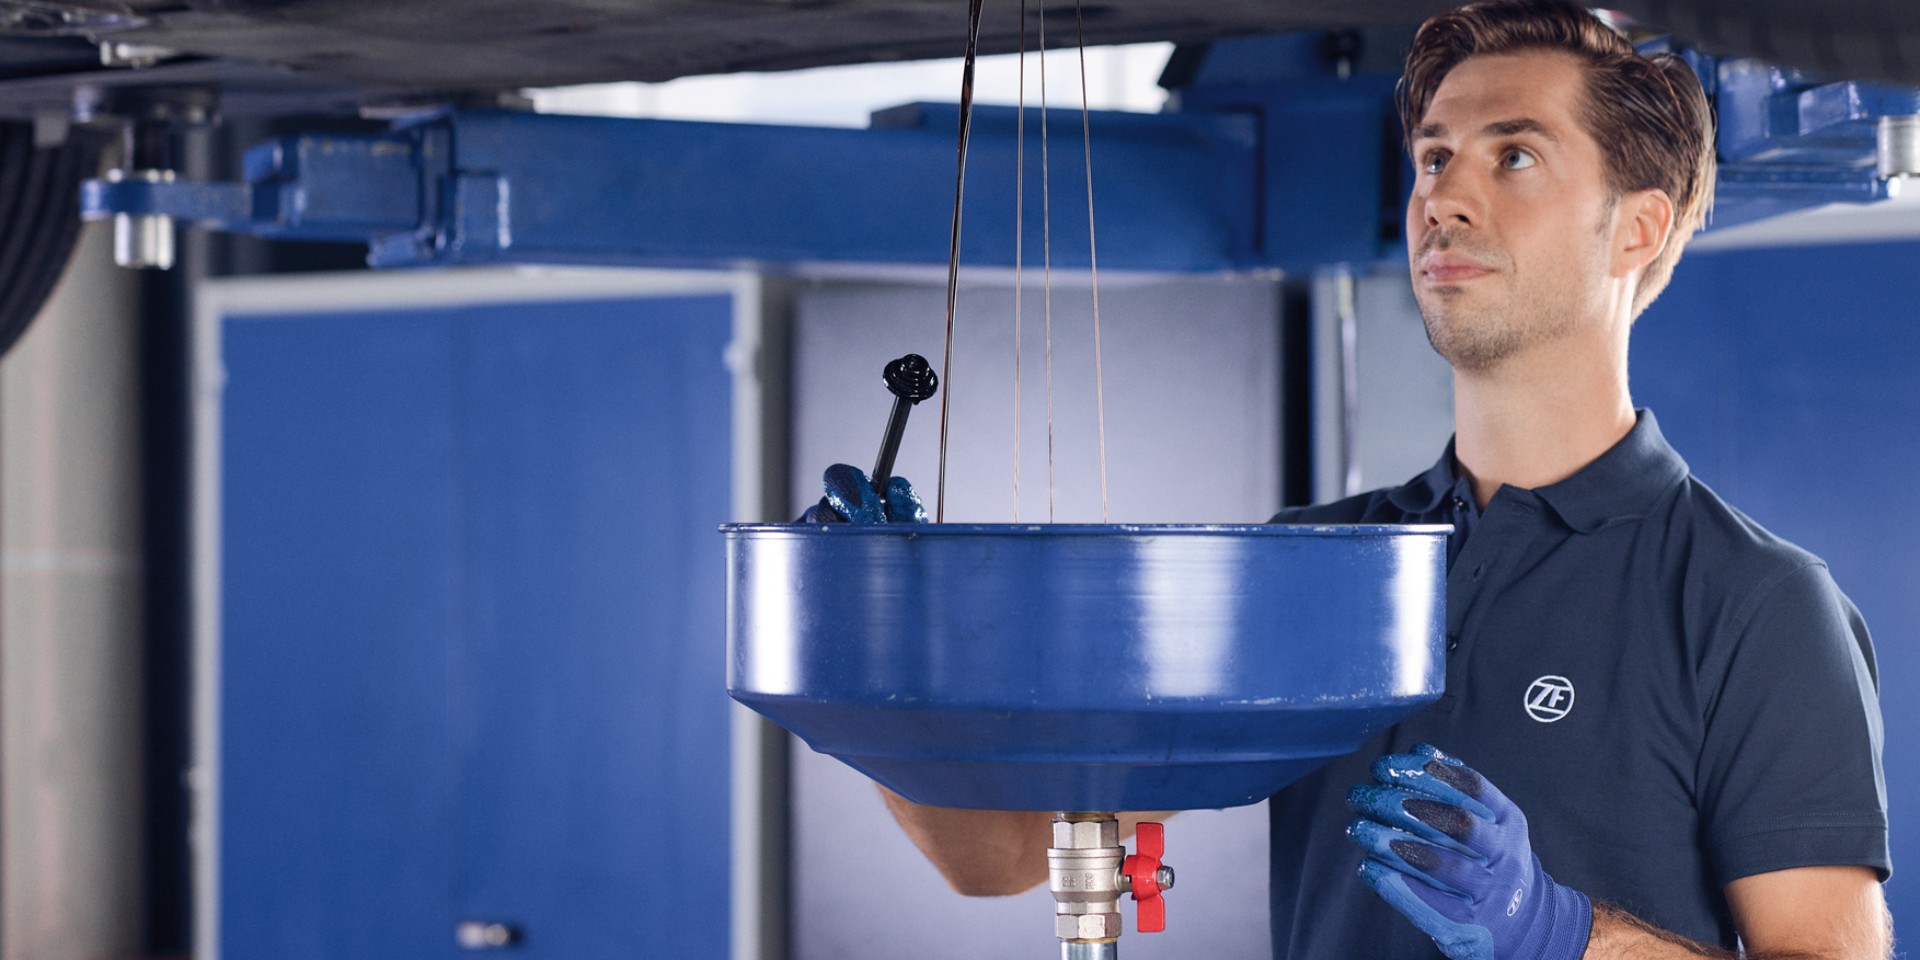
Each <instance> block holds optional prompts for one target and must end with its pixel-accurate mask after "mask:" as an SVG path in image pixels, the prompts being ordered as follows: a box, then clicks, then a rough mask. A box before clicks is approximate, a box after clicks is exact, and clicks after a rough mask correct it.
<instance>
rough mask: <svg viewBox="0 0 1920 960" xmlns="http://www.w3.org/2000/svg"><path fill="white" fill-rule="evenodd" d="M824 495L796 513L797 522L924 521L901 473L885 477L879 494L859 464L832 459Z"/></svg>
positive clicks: (924, 511)
mask: <svg viewBox="0 0 1920 960" xmlns="http://www.w3.org/2000/svg"><path fill="white" fill-rule="evenodd" d="M824 479H825V481H826V486H827V495H826V496H825V497H822V498H821V500H820V502H819V503H816V504H814V505H813V506H811V507H808V508H807V512H806V513H803V514H801V515H800V522H801V523H926V522H927V508H926V507H924V506H921V505H920V497H919V495H918V494H916V493H914V492H913V484H911V483H908V482H907V478H905V477H888V478H887V495H886V496H885V497H884V498H883V497H881V496H880V495H879V494H878V493H876V492H875V491H874V489H873V484H872V483H870V482H868V481H867V475H866V474H865V473H862V472H861V471H860V468H859V467H850V466H847V465H846V464H844V463H836V464H834V465H833V466H831V467H828V468H827V472H826V475H825V477H824Z"/></svg>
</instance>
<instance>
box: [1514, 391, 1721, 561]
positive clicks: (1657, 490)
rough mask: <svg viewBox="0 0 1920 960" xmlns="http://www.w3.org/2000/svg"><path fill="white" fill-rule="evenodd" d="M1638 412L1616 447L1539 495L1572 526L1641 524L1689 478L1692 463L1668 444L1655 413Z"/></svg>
mask: <svg viewBox="0 0 1920 960" xmlns="http://www.w3.org/2000/svg"><path fill="white" fill-rule="evenodd" d="M1635 412H1636V413H1637V414H1638V415H1639V419H1638V422H1636V423H1635V424H1634V425H1633V429H1632V430H1629V431H1627V435H1626V436H1625V437H1622V438H1620V442H1619V443H1616V444H1614V445H1613V449H1611V450H1608V451H1607V452H1606V453H1603V454H1601V455H1600V458H1599V459H1598V460H1595V461H1593V462H1592V463H1589V464H1587V465H1586V466H1585V467H1582V468H1581V469H1580V471H1579V472H1577V473H1575V474H1574V475H1573V476H1571V477H1568V478H1566V479H1565V480H1562V481H1560V482H1559V483H1556V484H1552V485H1549V486H1545V487H1541V488H1539V489H1537V490H1535V491H1534V493H1535V494H1536V495H1537V496H1539V497H1540V499H1542V500H1545V501H1546V502H1547V505H1548V506H1550V507H1552V508H1553V511H1554V512H1555V513H1558V514H1559V515H1560V519H1562V520H1564V521H1566V523H1567V526H1570V527H1572V528H1573V529H1575V530H1578V531H1579V532H1581V533H1592V532H1593V531H1595V530H1598V529H1600V528H1601V527H1604V526H1606V525H1608V524H1610V523H1616V522H1620V521H1624V520H1637V519H1639V518H1641V517H1644V516H1646V515H1647V514H1648V513H1649V512H1650V511H1652V510H1653V508H1654V506H1655V505H1657V504H1658V503H1659V502H1660V499H1661V498H1662V497H1663V496H1664V495H1665V494H1666V493H1667V491H1669V490H1672V489H1673V488H1674V486H1676V485H1677V484H1679V483H1680V481H1682V480H1685V479H1686V478H1687V462H1686V461H1685V460H1682V459H1680V454H1679V453H1678V452H1676V451H1675V450H1674V449H1673V447H1672V446H1670V445H1668V443H1667V438H1666V437H1665V436H1663V435H1662V434H1661V433H1660V423H1659V421H1657V420H1655V419H1654V416H1653V411H1652V410H1646V409H1642V410H1638V411H1635Z"/></svg>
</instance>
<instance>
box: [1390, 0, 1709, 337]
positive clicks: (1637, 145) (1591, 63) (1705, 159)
mask: <svg viewBox="0 0 1920 960" xmlns="http://www.w3.org/2000/svg"><path fill="white" fill-rule="evenodd" d="M1535 50H1547V51H1559V52H1562V53H1568V54H1572V55H1573V56H1575V57H1577V58H1578V59H1579V61H1580V63H1581V65H1582V67H1583V72H1584V73H1585V75H1586V79H1587V85H1586V91H1585V96H1584V97H1583V109H1582V118H1583V120H1584V121H1585V123H1586V127H1587V133H1589V134H1591V135H1592V136H1593V139H1594V140H1595V141H1596V142H1598V143H1599V144H1600V154H1601V158H1602V159H1603V161H1604V162H1605V165H1606V171H1607V186H1608V188H1609V190H1611V191H1612V196H1613V197H1614V198H1615V199H1618V198H1619V197H1620V196H1622V195H1624V194H1627V193H1631V192H1633V191H1636V190H1648V189H1657V190H1663V191H1665V192H1666V194H1667V197H1668V198H1669V199H1671V200H1672V201H1673V206H1674V218H1673V230H1672V233H1671V234H1670V235H1669V236H1668V238H1667V245H1666V247H1665V248H1664V249H1662V250H1661V251H1660V254H1659V255H1658V256H1656V257H1655V258H1654V260H1653V262H1652V263H1649V264H1648V265H1647V269H1646V271H1645V272H1644V273H1643V274H1641V277H1640V285H1639V287H1638V288H1636V289H1635V290H1634V294H1633V313H1634V316H1636V317H1637V316H1639V315H1640V311H1642V310H1645V309H1646V308H1647V304H1650V303H1652V302H1653V298H1654V297H1656V296H1659V295H1660V291H1661V290H1662V289H1665V287H1666V285H1667V280H1668V278H1670V277H1671V276H1672V275H1673V265H1674V263H1675V262H1677V261H1678V260H1679V259H1680V251H1681V250H1682V249H1683V248H1684V247H1685V246H1686V243H1687V240H1688V239H1689V238H1690V237H1692V236H1693V233H1694V231H1695V230H1697V229H1699V227H1700V226H1701V224H1702V223H1704V222H1705V220H1706V213H1707V210H1708V208H1710V207H1711V206H1712V205H1713V177H1714V154H1713V149H1714V144H1713V114H1712V112H1711V110H1710V109H1709V108H1708V106H1707V98H1706V94H1705V93H1704V92H1703V91H1702V90H1701V89H1700V80H1699V78H1698V77H1697V76H1696V75H1695V74H1694V72H1693V68H1692V67H1690V66H1688V65H1687V62H1686V61H1685V60H1682V59H1681V58H1679V57H1677V56H1674V55H1673V54H1669V53H1661V54H1655V55H1654V56H1652V57H1644V56H1641V55H1640V54H1639V52H1638V51H1636V50H1634V48H1633V44H1632V43H1630V42H1628V40H1627V38H1626V37H1624V36H1622V35H1621V34H1620V33H1619V32H1617V31H1615V30H1614V29H1613V28H1612V27H1610V26H1608V25H1607V24H1606V23H1603V22H1602V21H1601V20H1600V19H1599V18H1598V17H1595V16H1594V15H1593V14H1591V13H1588V12H1587V11H1586V10H1584V9H1582V8H1581V7H1578V6H1576V5H1574V4H1571V3H1565V2H1558V0H1493V2H1486V3H1473V4H1468V5H1467V6H1464V7H1461V8H1460V9H1458V10H1454V11H1451V12H1449V13H1443V14H1440V15H1438V16H1436V17H1434V18H1433V19H1431V20H1428V21H1427V22H1426V23H1425V24H1423V25H1421V27H1420V32H1419V33H1418V34H1416V35H1415V36H1414V38H1413V48H1412V49H1411V50H1409V51H1408V52H1407V72H1406V73H1405V74H1404V75H1402V76H1401V78H1400V88H1399V94H1398V95H1399V102H1400V123H1401V126H1402V128H1403V130H1404V131H1405V134H1406V136H1407V138H1408V147H1409V148H1411V147H1412V142H1411V141H1412V136H1413V130H1414V128H1415V127H1417V126H1419V124H1420V121H1421V118H1422V117H1424V116H1425V115H1426V112H1427V107H1428V106H1430V105H1431V104H1432V103H1433V95H1434V92H1435V91H1437V90H1439V89H1440V82H1441V81H1442V80H1445V79H1446V77H1447V74H1448V73H1450V72H1452V70H1453V68H1454V67H1457V66H1459V65H1460V64H1461V62H1463V61H1465V60H1466V59H1467V58H1468V57H1473V56H1487V55H1493V54H1502V53H1522V52H1528V51H1535Z"/></svg>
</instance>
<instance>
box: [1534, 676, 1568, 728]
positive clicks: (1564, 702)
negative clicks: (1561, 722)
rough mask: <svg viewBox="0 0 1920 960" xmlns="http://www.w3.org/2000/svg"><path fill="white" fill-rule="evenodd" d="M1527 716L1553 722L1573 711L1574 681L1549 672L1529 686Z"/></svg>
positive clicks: (1544, 721)
mask: <svg viewBox="0 0 1920 960" xmlns="http://www.w3.org/2000/svg"><path fill="white" fill-rule="evenodd" d="M1526 707H1527V716H1529V717H1532V718H1534V719H1535V720H1538V721H1540V722H1541V723H1552V722H1554V721H1555V720H1558V719H1560V718H1561V717H1564V716H1566V715H1567V714H1569V713H1571V712H1573V681H1571V680H1568V679H1567V678H1566V677H1560V676H1554V675H1552V674H1548V675H1547V676H1544V677H1541V678H1540V679H1538V680H1535V681H1534V682H1533V685H1532V686H1529V687H1528V688H1527V699H1526Z"/></svg>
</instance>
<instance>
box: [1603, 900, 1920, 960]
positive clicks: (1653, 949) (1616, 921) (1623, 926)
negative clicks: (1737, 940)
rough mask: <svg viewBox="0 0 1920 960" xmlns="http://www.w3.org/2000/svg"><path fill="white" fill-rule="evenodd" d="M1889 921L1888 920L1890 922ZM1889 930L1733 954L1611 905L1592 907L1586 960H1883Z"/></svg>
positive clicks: (1889, 947)
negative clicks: (1809, 947) (1828, 943)
mask: <svg viewBox="0 0 1920 960" xmlns="http://www.w3.org/2000/svg"><path fill="white" fill-rule="evenodd" d="M1890 922H1891V920H1889V923H1890ZM1891 948H1892V931H1891V928H1890V927H1889V928H1888V929H1887V930H1886V931H1885V936H1884V939H1880V940H1879V942H1878V943H1862V944H1845V945H1841V946H1838V947H1836V948H1835V949H1833V950H1830V951H1812V952H1810V951H1805V950H1788V951H1784V952H1783V951H1778V950H1770V951H1766V952H1755V951H1752V950H1749V951H1747V952H1746V953H1745V954H1739V953H1735V952H1734V951H1732V950H1724V949H1721V948H1719V947H1714V946H1708V945H1706V944H1703V943H1697V942H1695V941H1693V940H1689V939H1687V938H1686V937H1683V936H1680V935H1679V934H1677V933H1668V932H1667V931H1665V930H1662V929H1660V928H1658V927H1655V926H1654V925H1652V924H1650V923H1647V922H1646V921H1644V920H1641V919H1640V918H1639V917H1636V916H1634V915H1633V914H1630V913H1628V912H1626V911H1625V910H1622V909H1620V908H1618V907H1615V906H1613V905H1611V904H1605V903H1601V902H1599V901H1595V902H1594V904H1593V935H1592V937H1591V938H1590V939H1589V940H1588V941H1587V952H1586V955H1585V960H1702V958H1705V960H1741V958H1742V957H1744V958H1745V960H1886V957H1887V956H1888V955H1889V953H1890V951H1891Z"/></svg>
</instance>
